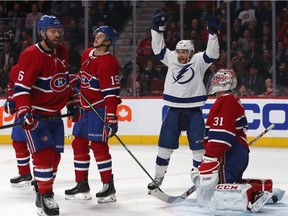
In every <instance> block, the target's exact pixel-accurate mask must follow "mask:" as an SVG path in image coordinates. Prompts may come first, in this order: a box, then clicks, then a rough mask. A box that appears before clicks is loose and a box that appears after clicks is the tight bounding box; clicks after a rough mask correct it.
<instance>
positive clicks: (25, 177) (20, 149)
mask: <svg viewBox="0 0 288 216" xmlns="http://www.w3.org/2000/svg"><path fill="white" fill-rule="evenodd" d="M18 73H19V68H18V64H16V65H14V66H13V67H12V68H11V70H10V72H9V83H8V86H7V89H8V96H7V100H6V101H5V104H4V111H5V112H6V113H7V114H8V115H11V116H12V115H14V114H15V113H16V104H15V101H14V99H13V88H14V84H15V82H16V80H17V77H18ZM18 122H19V119H18V118H15V121H14V123H18ZM11 139H12V146H13V148H14V150H15V155H16V160H17V167H18V173H19V176H15V177H14V178H11V179H10V183H11V185H12V186H15V187H25V186H30V185H31V183H32V181H33V179H32V175H31V171H30V152H29V150H28V147H27V142H26V139H25V137H24V129H23V128H22V127H13V128H12V134H11Z"/></svg>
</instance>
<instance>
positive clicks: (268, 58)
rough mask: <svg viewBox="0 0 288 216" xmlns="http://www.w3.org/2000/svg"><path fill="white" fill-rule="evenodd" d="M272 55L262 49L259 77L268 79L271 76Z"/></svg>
mask: <svg viewBox="0 0 288 216" xmlns="http://www.w3.org/2000/svg"><path fill="white" fill-rule="evenodd" d="M272 64H273V63H272V54H271V50H269V49H264V50H263V52H262V59H261V67H262V69H263V70H262V72H261V75H262V76H263V77H264V78H268V77H271V76H272V70H273V68H272Z"/></svg>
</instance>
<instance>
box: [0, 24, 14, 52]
mask: <svg viewBox="0 0 288 216" xmlns="http://www.w3.org/2000/svg"><path fill="white" fill-rule="evenodd" d="M13 39H14V34H13V32H12V31H11V30H6V29H5V25H4V21H2V20H0V53H1V52H3V50H4V43H7V42H8V43H10V42H12V41H13Z"/></svg>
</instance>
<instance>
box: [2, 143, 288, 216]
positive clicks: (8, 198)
mask: <svg viewBox="0 0 288 216" xmlns="http://www.w3.org/2000/svg"><path fill="white" fill-rule="evenodd" d="M127 148H128V149H129V150H130V151H131V153H132V154H133V155H134V156H135V157H136V158H137V160H138V161H139V162H140V163H141V164H142V166H143V167H144V168H145V169H146V170H147V171H148V173H149V174H150V175H151V176H152V177H154V166H155V158H156V154H157V151H158V149H157V146H155V145H147V146H142V145H127ZM110 149H111V154H112V160H113V173H114V179H115V187H116V190H117V193H116V197H117V202H115V203H109V204H98V203H97V201H96V198H95V193H96V192H98V191H99V190H100V189H101V188H102V184H101V182H100V181H99V174H98V170H97V167H96V163H95V162H94V157H93V155H92V154H91V158H92V160H91V164H90V173H89V183H90V188H91V194H92V196H93V199H92V200H88V201H68V200H65V196H64V190H65V189H69V188H71V187H74V186H75V183H74V170H73V154H72V149H71V146H70V145H67V146H66V147H65V153H64V154H62V160H61V163H60V166H59V170H58V174H57V178H56V181H55V184H54V192H55V200H56V201H57V202H58V204H59V206H60V215H61V216H92V215H93V216H108V215H109V216H204V215H205V216H210V215H213V216H239V215H241V216H243V215H245V216H246V215H247V216H248V215H249V216H250V215H251V216H252V215H265V216H267V215H279V216H285V215H288V199H287V194H285V195H284V197H283V199H282V200H281V202H279V203H277V204H274V205H266V206H265V207H264V208H263V209H261V211H260V212H259V213H257V214H252V213H244V212H232V211H216V210H213V209H209V208H200V207H198V206H197V204H196V196H195V194H192V195H191V196H190V197H188V198H187V199H186V200H184V201H183V202H182V203H179V204H174V205H172V204H167V203H163V202H162V201H160V200H158V199H156V198H155V197H153V196H149V195H148V194H147V189H146V188H147V184H148V183H149V182H150V181H151V180H150V178H149V177H148V175H147V174H146V173H145V172H144V171H143V170H142V168H141V167H140V166H139V165H138V164H137V163H136V162H135V160H134V159H133V158H132V157H131V155H130V154H129V153H128V151H127V150H126V149H125V148H124V147H123V146H122V145H112V146H111V147H110ZM287 164H288V149H284V148H259V147H258V148H251V153H250V164H249V167H248V169H247V170H246V172H245V177H250V178H272V179H273V183H274V187H278V188H281V189H284V190H286V191H287V193H288V172H287ZM190 169H191V152H190V150H189V149H188V147H187V146H181V147H180V148H179V149H178V150H176V151H175V152H174V154H173V155H172V158H171V162H170V166H169V169H168V172H167V174H166V176H165V179H164V182H163V185H162V186H161V188H162V190H163V191H164V192H165V193H167V194H170V195H180V194H181V193H182V192H184V191H185V190H186V189H187V188H189V187H190V186H191V180H190ZM17 174H18V173H17V167H16V161H15V156H14V150H13V148H12V146H10V145H0V216H34V215H35V216H36V215H37V214H36V207H35V204H34V203H35V192H34V191H33V190H32V187H28V188H12V187H11V186H10V183H9V179H10V178H12V177H14V176H16V175H17Z"/></svg>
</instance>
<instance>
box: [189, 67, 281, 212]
mask: <svg viewBox="0 0 288 216" xmlns="http://www.w3.org/2000/svg"><path fill="white" fill-rule="evenodd" d="M236 86H237V79H236V76H235V73H234V72H233V71H232V70H228V69H220V70H219V71H218V72H217V73H215V74H214V75H213V77H212V78H211V80H210V88H209V94H214V93H216V96H217V100H216V101H215V103H214V104H213V106H212V107H211V109H210V112H209V116H208V118H207V121H206V127H205V140H204V142H205V151H206V152H205V155H204V156H203V161H202V163H201V165H200V166H199V167H198V170H199V176H197V175H195V176H194V179H193V180H194V182H195V184H196V185H198V188H197V201H198V204H199V205H203V206H210V207H214V208H216V209H231V210H244V211H252V212H257V211H259V210H260V209H261V208H262V207H263V206H264V205H265V203H266V202H267V201H269V199H270V198H272V196H273V193H272V180H271V179H262V180H259V179H250V180H248V179H243V173H244V171H245V170H246V168H247V166H248V161H249V146H248V144H247V138H246V131H247V129H248V122H247V119H246V116H245V110H244V107H243V106H242V104H241V102H240V100H239V98H237V97H236V96H234V95H233V93H232V90H233V89H234V88H235V87H236ZM280 193H282V192H281V191H280ZM283 194H284V192H283V193H282V194H281V195H280V196H278V197H274V200H273V201H275V199H276V198H277V199H281V198H282V196H283ZM274 195H275V196H276V194H274ZM278 195H279V194H278ZM224 197H225V199H224Z"/></svg>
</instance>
